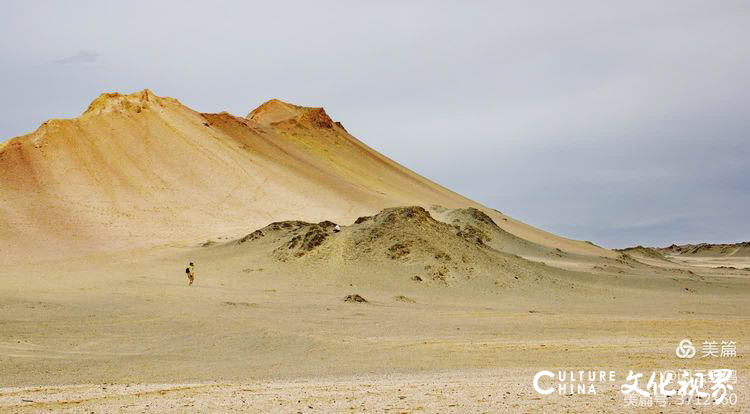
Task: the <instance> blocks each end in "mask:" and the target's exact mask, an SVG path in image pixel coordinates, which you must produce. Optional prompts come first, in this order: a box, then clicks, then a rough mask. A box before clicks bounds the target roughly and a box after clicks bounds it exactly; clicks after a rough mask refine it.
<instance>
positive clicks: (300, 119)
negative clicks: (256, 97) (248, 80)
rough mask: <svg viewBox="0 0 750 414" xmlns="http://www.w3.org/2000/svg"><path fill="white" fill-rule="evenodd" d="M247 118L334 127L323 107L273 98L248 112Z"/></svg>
mask: <svg viewBox="0 0 750 414" xmlns="http://www.w3.org/2000/svg"><path fill="white" fill-rule="evenodd" d="M246 118H247V119H249V120H251V121H255V122H257V123H259V124H263V125H272V124H279V123H283V122H290V123H295V122H296V123H300V124H307V125H309V126H314V127H318V128H333V125H334V122H333V120H332V119H331V117H329V116H328V114H327V113H326V111H325V109H323V108H310V107H305V106H299V105H294V104H290V103H287V102H284V101H282V100H279V99H271V100H268V101H266V102H265V103H264V104H263V105H261V106H259V107H257V108H255V109H253V110H252V111H251V112H250V113H249V114H247V117H246Z"/></svg>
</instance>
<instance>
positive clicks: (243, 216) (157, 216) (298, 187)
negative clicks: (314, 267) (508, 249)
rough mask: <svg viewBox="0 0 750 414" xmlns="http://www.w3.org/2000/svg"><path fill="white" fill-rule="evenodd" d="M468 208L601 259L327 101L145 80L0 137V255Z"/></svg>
mask: <svg viewBox="0 0 750 414" xmlns="http://www.w3.org/2000/svg"><path fill="white" fill-rule="evenodd" d="M403 205H419V206H423V207H430V206H442V207H443V208H450V209H454V208H468V207H472V208H475V209H478V210H481V211H483V212H484V213H485V214H487V215H488V216H490V217H492V218H493V219H494V220H495V222H497V223H498V226H499V227H500V228H501V229H502V230H503V231H504V232H505V234H507V237H509V238H512V237H511V236H514V237H515V239H513V240H515V241H514V243H516V244H518V243H522V242H523V241H524V240H525V241H528V242H529V243H533V244H534V245H540V246H546V247H547V248H561V249H563V250H566V251H574V252H577V253H580V254H589V255H599V256H608V255H612V253H611V252H610V251H607V250H604V249H600V248H597V247H595V246H592V245H589V244H587V243H583V242H577V241H572V240H568V239H565V238H562V237H558V236H555V235H552V234H550V233H546V232H544V231H541V230H538V229H535V228H533V227H530V226H528V225H525V224H523V223H521V222H518V221H516V220H514V219H512V218H510V217H507V216H505V215H502V214H500V213H498V212H496V211H494V210H491V209H488V208H486V207H484V206H481V205H480V204H478V203H476V202H473V201H472V200H469V199H467V198H465V197H462V196H461V195H459V194H456V193H454V192H452V191H450V190H448V189H446V188H444V187H442V186H440V185H438V184H436V183H434V182H432V181H429V180H428V179H426V178H424V177H421V176H419V175H418V174H416V173H414V172H412V171H410V170H408V169H407V168H405V167H403V166H401V165H399V164H397V163H396V162H394V161H392V160H390V159H389V158H387V157H385V156H383V155H381V154H379V153H378V152H376V151H374V150H373V149H371V148H369V147H367V146H366V145H365V144H363V143H362V142H361V141H359V140H358V139H356V138H354V137H353V136H352V135H350V134H349V133H348V132H347V131H346V129H344V127H343V126H342V125H341V124H340V123H338V122H334V121H333V120H332V119H331V118H330V117H329V116H328V114H327V113H326V112H325V110H324V109H323V108H307V107H302V106H297V105H292V104H288V103H285V102H282V101H279V100H276V99H274V100H270V101H268V102H266V103H265V104H263V105H261V106H260V107H258V108H257V109H255V110H253V111H251V112H250V113H249V114H248V116H247V117H238V116H234V115H230V114H228V113H226V112H222V113H217V114H207V113H199V112H196V111H194V110H192V109H190V108H188V107H186V106H184V105H182V104H181V103H180V102H179V101H177V100H175V99H172V98H164V97H159V96H156V95H154V94H153V93H152V92H150V91H149V90H143V91H140V92H136V93H133V94H130V95H122V94H118V93H107V94H103V95H101V96H99V97H98V98H97V99H95V100H94V101H93V102H92V103H91V105H90V106H89V108H88V109H87V110H86V111H85V112H84V113H83V114H82V115H81V116H80V117H78V118H74V119H53V120H49V121H47V122H45V123H44V124H42V125H41V126H40V127H39V128H38V129H37V130H36V131H34V132H33V133H31V134H28V135H25V136H21V137H17V138H14V139H11V140H10V141H8V142H7V143H5V144H4V145H2V146H1V147H0V239H1V240H3V241H5V242H4V243H2V244H1V245H0V255H1V256H13V257H21V258H22V257H26V256H33V257H50V256H62V255H67V254H73V253H76V254H78V253H85V252H89V251H94V250H100V251H101V250H103V251H111V250H116V249H122V248H132V247H139V246H143V247H146V246H154V245H160V244H165V243H175V242H177V243H181V244H183V243H197V242H198V241H205V240H206V239H208V238H235V237H238V236H239V235H241V234H246V233H247V232H248V231H249V230H251V229H254V228H260V227H262V226H265V225H267V224H268V223H271V222H276V221H283V220H304V221H309V222H318V221H323V220H331V221H336V222H339V223H342V224H348V223H352V222H353V221H354V220H355V219H356V218H357V217H359V216H362V215H367V214H374V213H376V212H378V211H380V210H382V209H383V208H387V207H394V206H403Z"/></svg>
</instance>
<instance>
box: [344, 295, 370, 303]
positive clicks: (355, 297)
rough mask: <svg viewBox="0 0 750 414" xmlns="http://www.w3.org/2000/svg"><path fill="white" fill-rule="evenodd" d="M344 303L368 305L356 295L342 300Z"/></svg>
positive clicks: (365, 300)
mask: <svg viewBox="0 0 750 414" xmlns="http://www.w3.org/2000/svg"><path fill="white" fill-rule="evenodd" d="M344 302H350V303H368V302H367V299H365V298H363V297H362V296H359V295H357V294H354V295H347V296H346V297H345V298H344Z"/></svg>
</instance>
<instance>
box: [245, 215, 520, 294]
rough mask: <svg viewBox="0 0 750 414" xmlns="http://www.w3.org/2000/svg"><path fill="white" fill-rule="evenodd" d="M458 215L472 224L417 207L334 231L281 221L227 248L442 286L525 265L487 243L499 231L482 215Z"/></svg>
mask: <svg viewBox="0 0 750 414" xmlns="http://www.w3.org/2000/svg"><path fill="white" fill-rule="evenodd" d="M458 215H462V216H463V215H466V216H467V217H471V218H472V220H473V221H471V223H467V222H464V221H458V222H456V223H452V224H448V223H444V222H441V221H438V220H436V219H435V218H433V217H432V216H431V215H430V213H429V212H428V211H427V210H425V209H424V208H422V207H418V206H411V207H395V208H387V209H385V210H383V211H381V212H380V213H378V214H376V215H374V216H364V217H360V218H358V219H357V220H356V221H355V222H354V224H352V225H350V226H344V227H343V228H342V230H341V232H338V233H335V232H334V231H333V229H334V226H335V224H334V223H331V222H329V221H325V222H321V223H317V224H313V223H306V222H302V221H285V222H278V223H273V224H270V225H268V226H266V227H264V228H262V229H260V230H256V231H255V232H253V233H250V234H248V235H247V236H245V237H243V238H241V239H239V240H237V241H235V242H234V243H233V244H235V245H249V246H251V247H252V249H253V251H256V252H257V251H261V254H263V255H265V256H269V257H271V258H273V260H276V261H280V262H294V263H300V264H304V265H317V264H328V265H330V264H334V265H336V264H338V265H340V266H345V265H355V266H357V267H361V268H368V266H377V267H378V268H380V269H393V271H392V273H393V274H398V275H404V276H408V277H409V278H410V279H411V280H414V281H417V282H423V281H436V282H439V283H445V284H449V283H452V282H455V281H459V280H466V279H471V278H473V277H474V276H476V275H477V274H483V275H488V274H489V275H498V276H500V277H503V278H507V277H512V276H515V275H517V274H519V269H521V268H522V267H524V266H526V265H528V264H529V263H530V262H527V261H526V260H524V259H521V258H519V257H515V256H509V255H507V254H504V253H502V252H499V251H497V250H495V249H494V248H492V247H491V246H489V245H488V244H487V242H489V241H492V240H493V237H495V236H496V234H497V233H496V232H498V231H499V232H502V230H500V229H495V230H493V231H494V232H493V231H490V230H492V229H493V226H495V225H494V222H493V221H492V219H490V218H489V217H488V216H486V215H484V213H482V212H480V211H479V210H474V211H472V210H465V211H463V212H460V213H458ZM516 262H523V263H516Z"/></svg>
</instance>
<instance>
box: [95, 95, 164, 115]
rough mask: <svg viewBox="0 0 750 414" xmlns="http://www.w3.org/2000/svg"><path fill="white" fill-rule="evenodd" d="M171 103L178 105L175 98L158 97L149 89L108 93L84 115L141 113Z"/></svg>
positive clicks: (96, 101) (97, 99)
mask: <svg viewBox="0 0 750 414" xmlns="http://www.w3.org/2000/svg"><path fill="white" fill-rule="evenodd" d="M170 103H177V100H176V99H174V98H168V97H161V96H156V95H154V93H153V92H151V90H149V89H144V90H142V91H138V92H133V93H131V94H121V93H118V92H108V93H103V94H101V95H99V97H97V98H96V99H94V100H93V101H92V102H91V104H90V105H89V107H88V109H86V112H84V113H83V114H84V115H98V114H102V113H110V112H127V111H135V112H141V111H142V110H143V109H146V108H155V107H161V108H163V107H164V106H165V105H167V104H170Z"/></svg>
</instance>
